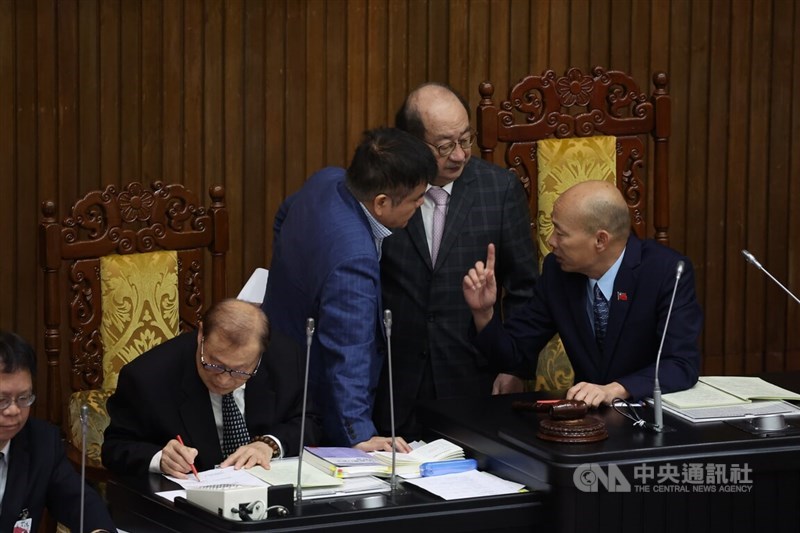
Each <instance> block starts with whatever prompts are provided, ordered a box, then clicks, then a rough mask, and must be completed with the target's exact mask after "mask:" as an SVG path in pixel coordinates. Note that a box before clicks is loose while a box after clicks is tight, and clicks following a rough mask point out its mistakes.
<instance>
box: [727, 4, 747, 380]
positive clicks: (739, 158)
mask: <svg viewBox="0 0 800 533" xmlns="http://www.w3.org/2000/svg"><path fill="white" fill-rule="evenodd" d="M751 8H752V6H751V5H750V4H748V3H746V2H735V3H734V4H733V5H732V6H731V34H732V35H737V36H738V37H737V38H736V39H733V40H732V41H731V54H730V57H731V65H730V78H729V83H731V85H730V100H729V106H728V109H729V112H728V116H729V121H730V124H729V127H728V131H727V139H726V140H725V143H726V145H727V146H747V143H748V141H749V135H748V129H749V121H748V116H747V115H746V114H745V113H738V112H735V110H739V109H747V106H748V104H749V98H750V87H749V85H747V84H742V83H732V82H734V81H735V80H739V79H746V77H747V74H748V72H749V70H750V62H751V61H752V59H753V58H752V56H751V54H750V50H751V43H750V31H749V28H750V19H751V17H752V12H751ZM732 110H733V111H734V112H731V111H732ZM727 155H728V158H727V167H728V168H729V169H738V168H746V167H747V152H746V151H745V150H727ZM725 201H726V210H725V211H726V212H725V240H724V242H725V257H724V259H725V264H726V265H727V268H726V272H725V286H724V290H725V294H726V305H725V322H724V335H725V338H724V343H723V346H724V348H725V353H724V367H725V370H726V371H727V372H729V373H733V374H741V373H742V372H744V370H745V369H744V364H743V363H744V359H743V350H742V348H743V343H744V332H745V328H744V325H745V323H744V318H745V315H744V305H745V303H746V299H745V294H744V293H743V292H742V291H741V290H739V288H740V287H743V286H744V284H745V268H746V267H747V264H746V263H745V262H744V261H742V255H741V249H740V248H739V247H738V246H737V244H738V243H742V242H744V239H745V232H744V229H745V228H744V224H743V223H741V216H742V213H746V212H747V191H746V189H745V182H744V180H730V181H728V184H727V189H726V198H725Z"/></svg>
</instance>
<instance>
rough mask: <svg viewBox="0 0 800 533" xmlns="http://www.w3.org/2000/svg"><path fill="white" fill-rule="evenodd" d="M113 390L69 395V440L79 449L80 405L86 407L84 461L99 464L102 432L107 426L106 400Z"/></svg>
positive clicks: (80, 436)
mask: <svg viewBox="0 0 800 533" xmlns="http://www.w3.org/2000/svg"><path fill="white" fill-rule="evenodd" d="M113 392H114V391H113V390H84V391H79V392H75V393H73V394H71V395H70V397H69V429H70V442H72V444H73V445H74V446H75V447H76V448H78V449H79V450H80V449H81V442H82V440H81V439H82V434H81V405H86V406H87V407H88V415H89V416H88V417H87V424H86V463H87V464H90V465H95V466H100V465H101V464H102V461H101V459H100V447H101V446H102V445H103V432H104V431H105V430H106V427H108V422H109V417H108V411H107V410H106V401H107V400H108V398H109V397H110V396H111V394H112V393H113Z"/></svg>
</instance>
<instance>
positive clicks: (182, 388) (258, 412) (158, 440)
mask: <svg viewBox="0 0 800 533" xmlns="http://www.w3.org/2000/svg"><path fill="white" fill-rule="evenodd" d="M196 350H197V333H196V332H187V333H183V334H181V335H179V336H177V337H175V338H174V339H171V340H168V341H167V342H165V343H163V344H161V345H159V346H156V347H155V348H153V349H151V350H149V351H148V352H146V353H144V354H142V355H140V356H139V357H137V358H136V359H134V360H133V361H131V362H130V363H128V364H127V365H125V366H124V367H123V368H122V371H121V372H120V374H119V383H118V384H117V390H116V391H115V392H114V394H113V395H112V396H111V397H110V398H109V399H108V413H109V415H110V417H111V423H110V424H109V426H108V428H106V431H105V436H104V440H103V450H102V457H103V465H105V467H106V468H108V469H109V470H111V471H112V472H115V473H120V474H138V473H145V472H147V471H148V467H149V465H150V460H151V459H152V458H153V456H154V455H155V454H156V452H158V451H159V450H161V449H163V448H164V446H165V445H166V444H167V442H169V440H170V439H174V438H175V436H176V435H181V437H183V440H184V442H185V443H186V445H187V446H190V447H192V448H196V449H197V450H198V455H197V459H196V460H195V465H196V466H197V468H198V470H207V469H210V468H213V467H214V465H217V464H219V463H221V462H222V460H223V457H222V450H221V447H220V441H219V437H218V435H217V428H216V424H215V422H214V413H213V411H212V408H211V399H210V397H209V392H208V389H207V388H206V386H205V384H204V383H203V382H202V380H201V379H200V376H199V375H198V373H197V372H198V370H197V367H196V363H195V361H196V359H195V357H196ZM304 365H305V354H304V352H303V350H302V348H301V347H300V346H299V345H297V344H296V343H294V342H292V341H291V340H290V339H287V338H286V337H284V336H283V335H281V334H280V333H279V332H275V331H273V332H272V334H271V339H270V344H269V348H268V350H267V353H266V354H264V356H263V359H262V360H261V366H260V367H259V370H258V373H256V375H255V376H253V377H252V378H250V379H249V380H248V381H247V387H246V388H245V421H246V423H247V428H248V430H249V431H250V435H251V436H255V435H266V434H270V435H274V436H275V437H277V438H278V439H280V441H281V444H282V445H283V447H284V451H285V453H286V454H287V455H297V453H298V452H299V451H300V448H299V443H300V421H301V411H302V402H303V378H304V374H305V371H304ZM310 412H311V413H313V411H310ZM305 440H306V444H313V443H316V442H317V440H318V426H317V422H316V417H315V416H314V415H313V414H311V415H308V417H307V419H306V433H305Z"/></svg>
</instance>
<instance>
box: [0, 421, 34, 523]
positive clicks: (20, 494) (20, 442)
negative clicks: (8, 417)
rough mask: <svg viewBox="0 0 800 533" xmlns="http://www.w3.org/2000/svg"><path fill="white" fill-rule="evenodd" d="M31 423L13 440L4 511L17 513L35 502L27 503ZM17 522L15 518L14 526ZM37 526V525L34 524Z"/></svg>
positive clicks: (10, 449) (4, 497)
mask: <svg viewBox="0 0 800 533" xmlns="http://www.w3.org/2000/svg"><path fill="white" fill-rule="evenodd" d="M30 431H31V426H30V422H27V423H26V424H25V427H24V428H23V429H22V431H20V432H19V433H18V434H17V435H16V436H15V437H14V438H13V439H11V446H10V448H9V455H10V457H9V460H8V478H7V480H6V492H5V495H4V496H3V511H4V512H17V509H19V510H23V509H25V508H29V507H30V505H31V504H32V503H33V502H27V501H25V498H26V497H28V496H29V495H30V492H31V491H30V490H29V485H30V480H29V479H28V477H29V476H28V474H29V472H30V463H31V455H30V448H31V446H30ZM16 520H17V517H13V520H12V522H11V523H12V524H13V523H14V522H15V521H16ZM34 525H36V524H34Z"/></svg>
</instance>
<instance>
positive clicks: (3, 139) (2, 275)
mask: <svg viewBox="0 0 800 533" xmlns="http://www.w3.org/2000/svg"><path fill="white" fill-rule="evenodd" d="M16 15H17V9H16V4H15V3H14V2H0V184H2V186H3V189H4V190H6V191H8V193H7V194H12V191H13V190H14V188H15V187H16V182H17V179H18V178H17V170H16V149H17V138H16V129H17V123H16V119H15V117H16V108H17V99H16V91H15V84H16V81H17V71H16V61H15V60H16V51H17V43H16V27H17V20H16ZM50 38H51V39H52V35H51V36H50ZM49 155H50V156H51V157H52V156H53V154H52V150H51V152H50V154H49ZM30 207H31V208H33V206H30ZM16 226H17V219H16V216H15V213H14V210H13V209H0V247H2V249H3V250H13V249H14V234H15V230H16ZM15 266H16V265H15V264H14V262H12V261H0V294H3V295H12V294H13V293H14V285H15V281H14V278H15ZM2 300H6V298H2V299H0V327H2V328H6V329H17V323H16V319H17V316H16V314H17V313H16V307H17V306H16V301H15V300H14V299H13V298H10V299H9V300H10V301H2Z"/></svg>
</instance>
